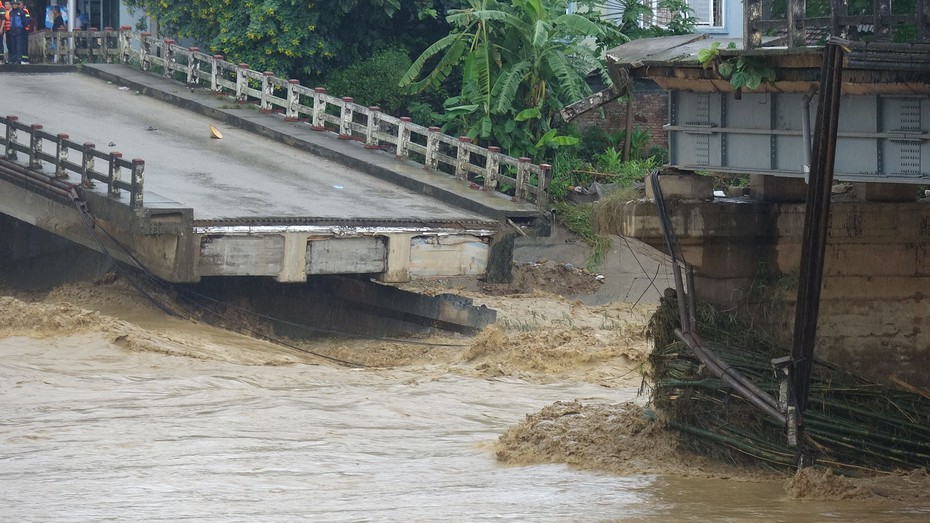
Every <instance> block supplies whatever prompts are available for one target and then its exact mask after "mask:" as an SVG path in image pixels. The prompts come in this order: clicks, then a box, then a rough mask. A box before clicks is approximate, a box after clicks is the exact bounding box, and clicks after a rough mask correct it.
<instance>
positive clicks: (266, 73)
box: [262, 71, 274, 76]
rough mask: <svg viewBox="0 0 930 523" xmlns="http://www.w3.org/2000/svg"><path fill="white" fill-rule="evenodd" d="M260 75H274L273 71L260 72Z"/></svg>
mask: <svg viewBox="0 0 930 523" xmlns="http://www.w3.org/2000/svg"><path fill="white" fill-rule="evenodd" d="M262 76H274V73H272V72H271V71H265V72H264V73H262Z"/></svg>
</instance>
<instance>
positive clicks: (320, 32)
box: [125, 0, 462, 81]
mask: <svg viewBox="0 0 930 523" xmlns="http://www.w3.org/2000/svg"><path fill="white" fill-rule="evenodd" d="M125 3H126V6H127V7H131V8H137V9H141V10H143V11H144V12H145V13H146V14H147V15H149V16H151V17H153V18H154V19H155V20H157V21H158V26H159V28H160V30H161V31H162V33H163V34H164V35H165V36H172V37H178V38H192V39H194V40H195V41H197V42H198V44H199V45H200V46H201V47H203V48H205V49H206V50H209V52H211V53H217V54H222V55H225V56H226V57H227V59H228V60H230V61H233V62H244V63H247V64H249V66H250V68H252V69H255V70H258V71H272V72H274V73H276V74H278V75H279V76H283V77H289V78H298V79H301V80H303V81H318V80H319V79H320V78H324V77H325V76H326V75H327V74H328V73H329V71H330V70H331V69H333V68H335V67H341V66H345V65H346V64H348V63H351V62H353V61H355V60H358V59H359V58H361V57H366V56H369V55H371V54H372V52H373V51H374V50H376V49H381V48H385V47H391V46H395V47H398V46H399V47H402V48H404V49H409V50H412V51H414V52H419V51H420V50H421V49H423V47H425V45H426V42H427V41H431V40H432V39H433V38H434V37H435V36H436V35H437V34H442V33H443V32H446V31H447V30H448V25H447V24H446V23H445V21H444V20H442V19H441V18H436V17H435V16H434V15H438V14H439V13H438V11H437V8H436V6H437V5H442V6H446V5H448V6H451V7H459V6H460V5H462V3H461V2H459V1H449V2H433V1H432V0H318V1H317V2H313V3H308V2H299V1H296V0H190V1H188V2H168V1H167V0H126V2H125ZM399 25H402V26H403V27H404V28H405V30H404V31H398V30H397V27H398V26H399Z"/></svg>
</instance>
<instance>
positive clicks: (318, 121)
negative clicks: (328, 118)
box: [310, 87, 326, 131]
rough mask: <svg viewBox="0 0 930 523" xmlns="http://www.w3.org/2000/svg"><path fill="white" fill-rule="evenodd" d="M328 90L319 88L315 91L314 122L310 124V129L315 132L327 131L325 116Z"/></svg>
mask: <svg viewBox="0 0 930 523" xmlns="http://www.w3.org/2000/svg"><path fill="white" fill-rule="evenodd" d="M325 95H326V89H325V88H323V87H317V88H314V89H313V121H311V122H310V128H311V129H313V130H314V131H325V130H326V124H325V122H324V121H323V115H324V114H325V113H326V100H325V98H324V96H325Z"/></svg>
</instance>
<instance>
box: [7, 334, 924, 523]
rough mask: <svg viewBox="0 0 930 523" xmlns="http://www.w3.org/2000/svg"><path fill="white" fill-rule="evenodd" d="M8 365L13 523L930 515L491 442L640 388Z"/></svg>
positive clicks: (305, 369)
mask: <svg viewBox="0 0 930 523" xmlns="http://www.w3.org/2000/svg"><path fill="white" fill-rule="evenodd" d="M237 350H241V348H240V349H237ZM0 354H2V358H0V384H2V385H0V387H2V395H0V408H2V411H3V413H4V416H3V422H2V424H0V441H2V444H3V449H4V450H3V454H2V458H0V507H2V508H0V513H2V518H3V519H4V520H6V521H101V520H115V521H143V520H144V521H162V520H164V521H183V520H194V521H310V520H312V521H372V520H375V521H497V520H508V521H706V520H730V521H744V520H745V521H748V520H757V521H758V520H769V521H801V520H808V521H825V520H836V521H849V520H861V521H875V520H880V519H883V520H887V521H900V520H905V519H913V520H926V519H928V518H930V511H928V508H927V507H921V506H910V507H909V506H903V505H901V504H896V505H889V504H885V503H873V502H855V501H854V502H851V501H841V502H806V501H798V500H792V499H788V498H787V497H786V495H785V493H784V490H783V488H782V485H781V483H780V482H778V481H772V480H767V481H734V480H727V479H708V478H688V477H684V478H682V477H676V476H674V475H662V476H654V475H635V476H630V477H618V476H615V475H610V474H603V473H592V472H585V471H580V470H573V469H569V468H567V467H565V466H563V465H541V466H526V467H509V466H501V465H499V464H498V463H497V462H496V460H495V456H494V453H493V450H492V447H493V444H494V441H495V440H496V438H497V437H498V436H499V435H500V434H501V433H502V432H504V431H505V430H506V429H507V427H508V426H511V425H513V424H514V423H517V422H519V421H520V420H521V419H522V418H524V416H525V415H526V414H527V413H531V412H536V411H538V410H539V409H540V408H542V407H543V406H545V405H547V404H549V403H551V402H553V401H558V400H565V399H579V400H582V401H592V402H620V401H626V400H631V399H635V396H636V390H635V389H634V388H625V389H617V390H610V389H605V388H603V387H598V386H594V385H587V384H546V385H539V384H531V383H527V382H524V381H521V380H516V379H508V378H501V379H475V378H469V377H462V376H457V375H453V374H446V373H438V372H435V371H434V370H431V369H428V368H419V369H410V370H371V369H364V370H349V369H339V368H330V367H326V366H321V365H310V364H286V365H278V364H276V365H243V364H237V363H232V362H227V361H215V360H203V359H197V358H191V357H184V356H174V355H168V354H163V353H158V352H151V351H134V350H129V349H126V348H122V347H120V346H118V345H115V344H113V343H110V342H109V341H108V340H106V339H104V338H103V337H102V336H100V335H97V334H88V335H79V336H62V337H54V338H45V339H31V338H27V337H19V336H14V337H8V338H5V339H2V340H0Z"/></svg>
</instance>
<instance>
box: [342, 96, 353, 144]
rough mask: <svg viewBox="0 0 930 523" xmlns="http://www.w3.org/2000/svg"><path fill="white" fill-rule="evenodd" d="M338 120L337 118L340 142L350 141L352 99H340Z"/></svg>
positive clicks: (345, 97)
mask: <svg viewBox="0 0 930 523" xmlns="http://www.w3.org/2000/svg"><path fill="white" fill-rule="evenodd" d="M340 109H341V110H340V113H339V114H340V118H339V139H340V140H351V139H352V127H351V123H352V118H353V111H352V97H351V96H344V97H342V104H341V105H340Z"/></svg>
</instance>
